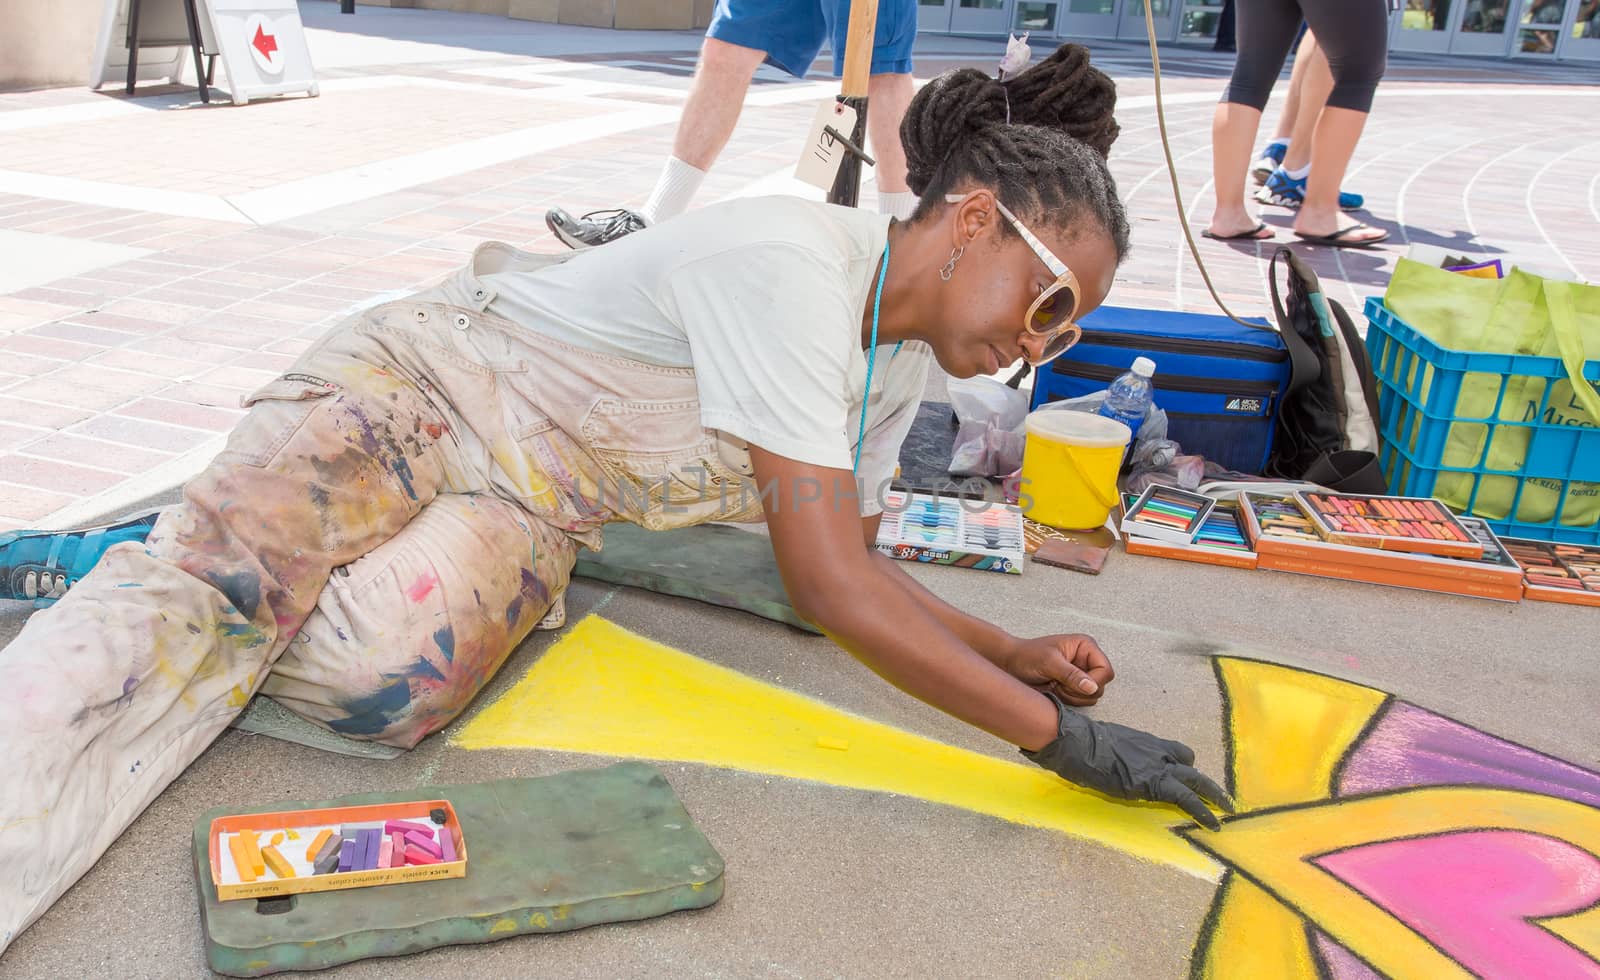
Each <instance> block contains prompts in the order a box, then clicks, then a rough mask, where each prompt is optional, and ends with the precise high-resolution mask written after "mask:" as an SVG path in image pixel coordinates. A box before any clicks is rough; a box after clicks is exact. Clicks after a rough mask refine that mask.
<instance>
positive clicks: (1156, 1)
mask: <svg viewBox="0 0 1600 980" xmlns="http://www.w3.org/2000/svg"><path fill="white" fill-rule="evenodd" d="M1179 6H1180V4H1179V3H1178V2H1177V0H1150V13H1151V14H1152V15H1154V17H1155V19H1156V40H1157V41H1170V40H1172V39H1173V38H1174V37H1176V36H1177V33H1178V7H1179ZM1117 37H1118V38H1120V39H1122V40H1126V41H1143V40H1146V39H1147V35H1146V34H1145V30H1144V0H1122V18H1121V19H1120V20H1119V21H1118V22H1117Z"/></svg>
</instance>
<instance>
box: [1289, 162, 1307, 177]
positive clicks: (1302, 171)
mask: <svg viewBox="0 0 1600 980" xmlns="http://www.w3.org/2000/svg"><path fill="white" fill-rule="evenodd" d="M1284 172H1285V173H1287V174H1288V175H1289V176H1290V177H1293V178H1294V179H1295V180H1305V179H1306V178H1307V177H1309V176H1310V175H1311V164H1309V163H1308V164H1306V165H1305V166H1303V167H1301V168H1300V169H1299V170H1285V171H1284Z"/></svg>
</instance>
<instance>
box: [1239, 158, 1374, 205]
mask: <svg viewBox="0 0 1600 980" xmlns="http://www.w3.org/2000/svg"><path fill="white" fill-rule="evenodd" d="M1256 200H1258V201H1260V202H1261V203H1262V204H1275V205H1277V206H1278V207H1280V208H1290V209H1298V208H1299V207H1300V205H1302V204H1304V203H1305V201H1306V178H1304V177H1301V178H1300V179H1299V180H1296V179H1295V178H1293V177H1291V176H1289V171H1287V170H1285V169H1283V168H1282V167H1279V168H1277V169H1276V170H1274V171H1272V173H1271V174H1269V175H1268V176H1267V183H1266V186H1264V187H1262V188H1261V189H1260V190H1259V191H1256ZM1366 203H1367V199H1366V198H1364V197H1362V196H1361V195H1360V194H1352V193H1350V192H1349V191H1340V192H1339V210H1341V211H1359V210H1361V207H1362V205H1364V204H1366Z"/></svg>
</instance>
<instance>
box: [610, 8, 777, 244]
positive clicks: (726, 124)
mask: <svg viewBox="0 0 1600 980" xmlns="http://www.w3.org/2000/svg"><path fill="white" fill-rule="evenodd" d="M766 57H767V55H766V52H764V51H758V50H757V49H755V48H746V47H742V46H740V45H737V44H729V43H728V42H727V41H719V40H717V39H716V38H711V37H708V38H706V40H705V44H704V45H702V46H701V48H700V64H699V65H698V66H697V67H696V68H695V73H694V83H693V84H692V85H691V86H690V87H689V97H688V98H687V99H686V100H685V101H684V103H683V115H682V116H680V117H679V118H678V133H677V135H676V136H675V137H674V138H673V141H672V156H671V157H669V158H668V159H667V162H666V163H665V164H663V165H662V167H661V175H660V176H659V177H657V178H656V186H655V188H654V189H652V190H651V192H650V199H649V200H648V201H646V202H645V205H644V207H643V209H641V211H640V213H641V214H643V215H644V218H645V220H646V221H649V222H651V223H652V224H653V223H655V222H658V221H665V220H667V219H668V218H671V217H674V216H676V215H679V214H682V213H683V212H684V211H687V210H688V209H689V204H690V202H692V201H693V200H694V195H695V193H696V192H697V191H699V190H700V185H701V183H703V182H704V181H705V179H706V171H708V170H710V169H711V165H712V164H713V163H716V161H717V156H718V155H719V154H721V153H722V148H723V147H725V146H727V145H728V138H729V137H731V136H732V135H733V129H734V127H735V126H737V125H738V124H739V111H740V110H741V109H743V108H744V97H745V93H746V92H748V91H749V90H750V79H751V78H753V77H754V76H755V73H756V69H757V68H759V67H761V62H762V61H764V60H765V59H766Z"/></svg>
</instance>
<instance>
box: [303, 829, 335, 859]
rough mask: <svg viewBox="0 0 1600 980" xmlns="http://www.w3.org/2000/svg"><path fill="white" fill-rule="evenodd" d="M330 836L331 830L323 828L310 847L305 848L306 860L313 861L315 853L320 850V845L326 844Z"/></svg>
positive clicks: (315, 856)
mask: <svg viewBox="0 0 1600 980" xmlns="http://www.w3.org/2000/svg"><path fill="white" fill-rule="evenodd" d="M332 836H333V830H332V829H331V828H327V827H324V828H323V830H322V833H320V834H318V835H317V839H316V840H314V841H312V842H311V846H310V847H308V848H306V860H307V861H315V860H316V859H317V852H318V851H320V850H322V845H324V844H326V843H327V842H328V838H329V837H332Z"/></svg>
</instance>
